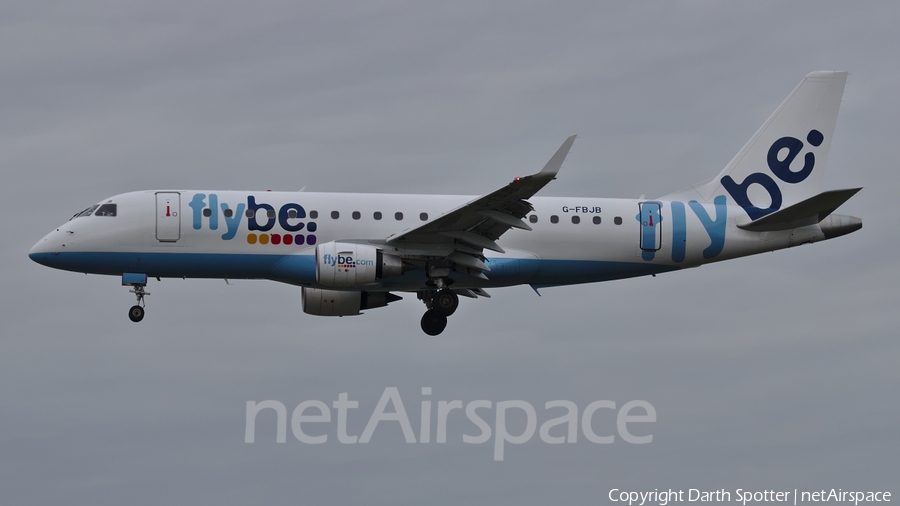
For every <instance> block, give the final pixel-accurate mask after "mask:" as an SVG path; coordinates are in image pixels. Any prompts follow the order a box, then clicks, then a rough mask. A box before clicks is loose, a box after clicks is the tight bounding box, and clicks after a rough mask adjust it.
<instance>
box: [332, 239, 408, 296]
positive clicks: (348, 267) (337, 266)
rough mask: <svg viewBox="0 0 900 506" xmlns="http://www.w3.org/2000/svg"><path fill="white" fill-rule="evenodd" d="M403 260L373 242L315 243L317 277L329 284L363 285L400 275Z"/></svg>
mask: <svg viewBox="0 0 900 506" xmlns="http://www.w3.org/2000/svg"><path fill="white" fill-rule="evenodd" d="M402 267H403V261H402V260H401V259H400V258H399V257H395V256H393V255H385V254H384V253H382V251H381V250H380V249H378V248H376V247H375V246H372V245H370V244H355V243H348V242H336V241H332V242H327V243H325V244H320V245H318V246H316V280H317V281H318V282H319V283H320V284H323V285H326V286H363V285H368V284H371V283H374V282H376V281H378V280H379V279H382V278H391V277H394V276H399V275H400V274H401V272H402Z"/></svg>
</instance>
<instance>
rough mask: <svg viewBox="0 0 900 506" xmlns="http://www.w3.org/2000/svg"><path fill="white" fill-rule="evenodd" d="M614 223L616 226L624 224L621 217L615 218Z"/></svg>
mask: <svg viewBox="0 0 900 506" xmlns="http://www.w3.org/2000/svg"><path fill="white" fill-rule="evenodd" d="M613 223H615V224H616V225H621V224H622V217H621V216H616V217H615V218H613Z"/></svg>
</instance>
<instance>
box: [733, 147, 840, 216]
mask: <svg viewBox="0 0 900 506" xmlns="http://www.w3.org/2000/svg"><path fill="white" fill-rule="evenodd" d="M824 140H825V136H824V135H822V132H820V131H818V130H810V131H809V133H808V134H807V135H806V141H807V142H809V143H810V144H811V145H813V146H816V147H818V146H820V145H821V144H822V141H824ZM802 149H803V141H801V140H800V139H797V138H795V137H782V138H780V139H778V140H777V141H775V142H773V143H772V146H771V147H769V153H768V155H767V156H766V162H767V164H768V165H769V170H771V171H772V174H774V175H775V177H777V178H778V179H780V180H782V181H784V182H785V183H788V184H797V183H801V182H803V181H804V180H805V179H806V178H808V177H809V175H810V174H812V171H813V168H814V167H815V165H816V155H815V154H813V153H811V152H809V153H806V155H805V156H804V157H803V168H801V169H800V170H798V171H796V172H795V171H792V170H791V164H792V163H793V161H794V159H795V158H797V155H799V154H800V152H801V150H802ZM785 150H786V153H785ZM721 182H722V186H723V187H724V188H725V191H727V192H728V194H729V195H731V198H733V199H734V201H735V202H736V203H737V205H739V206H741V207H742V208H744V211H746V212H747V215H748V216H750V219H752V220H757V219H759V218H762V217H763V216H766V215H767V214H771V213H774V212H775V211H777V210H779V209H781V204H782V195H781V189H779V188H778V183H776V182H775V180H774V179H772V177H771V176H769V175H768V174H765V173H762V172H754V173H753V174H750V175H749V176H747V177H746V178H745V179H744V180H743V181H741V182H740V183H738V182H736V181H735V180H734V179H732V177H731V176H725V177H723V178H722V180H721ZM754 184H758V185H760V186H762V187H763V188H764V189H765V190H766V191H767V192H768V193H769V197H770V198H771V199H772V200H771V203H770V204H769V207H767V208H760V207H756V206H754V205H753V203H752V202H751V201H750V197H749V195H748V190H749V189H750V186H751V185H754Z"/></svg>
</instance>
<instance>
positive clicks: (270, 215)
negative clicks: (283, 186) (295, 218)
mask: <svg viewBox="0 0 900 506" xmlns="http://www.w3.org/2000/svg"><path fill="white" fill-rule="evenodd" d="M266 216H268V217H269V218H274V217H275V210H274V209H269V210H268V211H266Z"/></svg>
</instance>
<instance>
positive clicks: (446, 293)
mask: <svg viewBox="0 0 900 506" xmlns="http://www.w3.org/2000/svg"><path fill="white" fill-rule="evenodd" d="M431 307H432V308H433V309H434V310H435V311H436V312H437V313H438V314H440V315H442V316H450V315H452V314H453V313H455V312H456V308H458V307H459V296H458V295H456V293H455V292H454V291H453V290H448V289H446V288H444V289H443V290H438V292H437V293H436V294H434V299H432V305H431Z"/></svg>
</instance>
